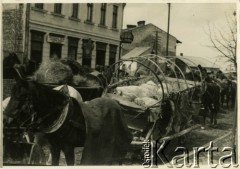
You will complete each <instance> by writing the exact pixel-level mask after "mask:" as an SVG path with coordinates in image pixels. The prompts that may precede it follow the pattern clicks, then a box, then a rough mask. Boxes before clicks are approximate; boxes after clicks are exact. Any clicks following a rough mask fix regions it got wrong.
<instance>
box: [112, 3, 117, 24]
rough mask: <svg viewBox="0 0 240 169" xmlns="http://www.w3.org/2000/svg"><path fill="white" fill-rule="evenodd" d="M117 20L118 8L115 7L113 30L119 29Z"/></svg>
mask: <svg viewBox="0 0 240 169" xmlns="http://www.w3.org/2000/svg"><path fill="white" fill-rule="evenodd" d="M117 18H118V6H116V5H113V21H112V27H113V28H117Z"/></svg>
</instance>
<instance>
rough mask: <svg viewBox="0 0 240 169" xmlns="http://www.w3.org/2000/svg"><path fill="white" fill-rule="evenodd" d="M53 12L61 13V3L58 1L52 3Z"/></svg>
mask: <svg viewBox="0 0 240 169" xmlns="http://www.w3.org/2000/svg"><path fill="white" fill-rule="evenodd" d="M54 13H56V14H61V13H62V4H60V3H57V4H54Z"/></svg>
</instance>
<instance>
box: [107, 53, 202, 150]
mask: <svg viewBox="0 0 240 169" xmlns="http://www.w3.org/2000/svg"><path fill="white" fill-rule="evenodd" d="M188 62H191V61H190V60H188ZM111 68H112V69H113V70H115V71H114V73H113V76H112V78H111V81H110V84H109V85H108V86H107V88H106V89H105V90H104V92H103V96H104V97H110V98H112V99H115V100H117V101H118V102H119V104H120V105H121V107H122V110H123V111H124V115H125V119H126V123H127V125H128V127H129V129H130V130H131V131H132V134H133V141H132V146H133V147H142V146H143V144H144V143H145V142H146V141H163V140H170V139H173V138H177V137H180V136H183V135H186V134H187V133H189V132H190V131H191V130H193V129H195V128H197V127H200V125H198V124H197V123H196V122H195V121H194V117H195V116H196V115H198V111H199V109H200V93H201V89H202V88H201V82H202V78H201V72H200V70H199V69H198V68H197V65H196V67H195V68H193V67H190V66H189V65H188V64H187V63H186V59H185V60H183V59H181V58H178V57H172V58H171V57H161V56H157V55H152V54H151V55H145V56H137V57H132V58H127V59H122V60H119V61H118V62H116V63H115V64H113V65H112V66H111Z"/></svg>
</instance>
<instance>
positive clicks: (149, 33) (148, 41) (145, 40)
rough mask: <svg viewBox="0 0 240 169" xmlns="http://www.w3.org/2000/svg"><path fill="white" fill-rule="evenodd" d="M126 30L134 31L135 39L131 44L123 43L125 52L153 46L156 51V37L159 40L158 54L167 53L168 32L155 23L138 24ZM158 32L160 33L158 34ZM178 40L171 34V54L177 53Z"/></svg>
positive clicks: (169, 48)
mask: <svg viewBox="0 0 240 169" xmlns="http://www.w3.org/2000/svg"><path fill="white" fill-rule="evenodd" d="M125 31H132V33H133V36H134V40H133V42H132V43H131V44H123V54H126V53H127V52H129V51H130V50H132V49H133V48H135V47H140V46H144V47H147V46H148V47H152V50H153V51H154V52H155V47H156V45H155V44H156V37H157V36H158V40H157V44H158V46H157V50H158V54H160V55H166V46H167V33H166V32H165V31H163V30H161V29H160V28H158V27H156V26H155V25H153V24H147V25H143V26H137V27H136V28H131V29H129V30H128V29H127V30H125ZM156 32H158V35H156ZM176 42H177V39H176V38H175V37H174V36H172V35H170V36H169V47H168V51H169V55H174V56H175V55H176Z"/></svg>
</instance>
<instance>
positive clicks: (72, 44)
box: [68, 37, 78, 60]
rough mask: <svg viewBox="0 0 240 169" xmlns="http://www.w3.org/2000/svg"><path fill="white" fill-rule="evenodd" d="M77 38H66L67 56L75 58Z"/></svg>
mask: <svg viewBox="0 0 240 169" xmlns="http://www.w3.org/2000/svg"><path fill="white" fill-rule="evenodd" d="M77 49H78V39H77V38H72V37H69V38H68V57H69V58H71V59H74V60H77Z"/></svg>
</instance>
